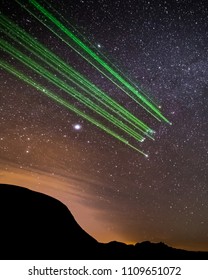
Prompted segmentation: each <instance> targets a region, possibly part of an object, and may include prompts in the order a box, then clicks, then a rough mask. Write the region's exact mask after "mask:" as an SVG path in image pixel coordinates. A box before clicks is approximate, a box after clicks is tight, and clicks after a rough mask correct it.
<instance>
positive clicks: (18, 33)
mask: <svg viewBox="0 0 208 280" xmlns="http://www.w3.org/2000/svg"><path fill="white" fill-rule="evenodd" d="M0 23H1V24H2V25H3V26H4V30H3V31H5V32H8V31H9V32H8V33H7V35H8V36H9V37H11V38H12V39H14V40H17V39H18V43H20V42H19V41H20V40H21V41H23V42H24V43H23V45H24V47H25V48H26V49H28V50H29V51H30V52H32V53H33V54H35V55H36V56H38V57H39V58H41V59H42V60H43V61H44V62H46V63H47V64H48V65H50V66H52V67H53V68H54V69H55V70H58V71H59V72H60V73H61V74H62V75H64V76H65V77H66V78H68V79H70V78H69V75H71V76H72V77H73V78H75V79H76V81H79V82H81V83H82V84H83V85H85V86H86V87H87V88H88V89H90V90H91V91H92V92H93V93H94V95H95V94H96V95H98V96H93V95H92V93H91V92H89V91H87V93H88V94H91V95H92V96H93V97H94V98H96V99H97V100H98V101H100V100H99V99H100V98H103V99H104V100H105V102H106V101H107V102H108V103H109V104H110V105H111V106H112V105H114V108H115V110H114V109H113V111H114V112H116V113H118V112H117V111H118V109H120V110H123V108H122V107H121V106H120V105H119V104H117V103H116V102H115V101H114V100H112V99H110V98H107V97H108V96H106V94H105V93H104V92H102V91H101V90H99V89H98V88H96V86H95V85H93V84H92V83H90V82H89V81H88V80H86V79H84V77H82V76H81V75H79V74H78V73H77V72H76V71H74V70H73V69H72V68H70V67H69V66H68V65H67V64H65V63H64V62H63V61H62V60H60V59H59V58H58V57H56V56H55V55H54V54H53V53H51V52H50V51H48V50H47V49H46V48H45V47H43V46H42V45H41V44H39V43H38V42H37V41H35V40H34V39H33V38H31V37H30V36H29V35H28V34H27V33H25V32H24V31H22V30H21V29H20V28H18V27H17V26H16V25H14V24H12V23H11V22H9V21H8V20H7V19H6V18H5V17H2V16H0ZM6 28H7V29H8V30H6ZM12 33H13V36H12ZM14 36H15V37H17V38H15V37H14ZM25 43H26V44H28V45H29V47H28V46H26V45H25ZM31 48H33V49H35V51H36V52H38V53H39V54H41V55H43V54H44V57H42V56H39V55H38V54H37V53H36V52H34V51H32V50H31ZM45 57H47V58H48V59H49V60H50V62H49V61H47V60H46V59H45ZM51 63H53V64H54V65H52V64H51ZM57 67H61V69H62V71H60V69H58V68H57ZM63 70H65V71H66V74H65V73H63ZM70 80H71V81H72V82H74V80H73V79H70ZM74 83H75V84H76V85H79V86H80V84H78V83H77V82H74ZM80 87H81V88H82V89H84V90H85V91H86V89H85V88H83V87H82V86H80ZM104 97H105V98H104ZM102 103H103V104H104V105H105V106H106V104H105V103H104V102H102ZM118 106H120V107H118ZM107 107H108V108H110V106H108V105H107ZM110 109H111V110H112V108H110ZM116 110H117V111H116ZM127 113H128V112H127ZM125 114H126V112H125ZM119 115H120V114H119ZM127 116H128V117H129V113H128V115H127ZM125 120H126V121H129V120H128V119H126V118H125ZM131 124H132V123H131ZM140 125H141V122H140ZM143 128H145V129H146V131H144V130H142V131H143V132H144V133H146V135H147V136H149V135H148V134H147V132H148V131H151V130H150V128H148V127H147V126H144V125H143ZM140 130H141V129H140ZM149 137H150V138H152V137H151V136H149ZM152 139H153V138H152Z"/></svg>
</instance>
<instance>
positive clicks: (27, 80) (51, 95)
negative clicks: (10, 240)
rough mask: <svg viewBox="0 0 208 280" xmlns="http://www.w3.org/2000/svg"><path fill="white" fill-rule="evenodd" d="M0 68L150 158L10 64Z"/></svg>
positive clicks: (0, 61) (4, 64)
mask: <svg viewBox="0 0 208 280" xmlns="http://www.w3.org/2000/svg"><path fill="white" fill-rule="evenodd" d="M0 66H1V67H2V68H3V69H5V70H7V71H8V72H10V73H11V74H13V75H15V76H16V77H18V78H19V79H21V80H22V81H24V82H25V83H27V84H29V85H31V86H33V87H34V88H36V89H37V90H39V91H41V92H42V93H43V94H44V95H46V96H48V97H49V98H50V99H52V100H54V101H55V102H56V103H57V104H60V105H62V106H64V107H65V108H67V109H69V110H71V111H73V112H74V113H76V114H77V115H79V116H81V117H82V118H84V119H86V120H88V121H89V122H91V123H92V124H94V125H96V126H97V127H99V128H100V129H102V130H104V131H105V132H106V133H107V134H109V135H111V136H113V137H114V138H115V139H117V140H119V141H120V142H122V143H124V144H126V145H127V146H129V147H130V148H132V149H134V150H135V151H137V152H139V153H140V154H142V155H144V156H145V157H148V155H147V154H145V153H144V152H143V151H140V150H139V149H137V148H136V147H134V146H133V145H131V144H129V142H128V141H127V140H126V139H124V138H123V137H121V136H120V135H118V134H116V133H115V132H113V131H112V130H110V129H108V128H106V127H105V126H104V125H102V124H101V123H99V122H98V121H97V120H95V119H94V118H92V117H90V116H88V115H87V114H85V113H83V112H82V111H80V110H78V109H77V108H76V107H74V106H72V105H71V104H70V103H68V102H67V101H66V100H64V99H63V98H61V97H59V96H57V95H56V94H54V93H53V92H52V91H49V90H48V89H46V88H45V87H43V86H41V85H40V84H38V83H36V82H35V81H34V80H32V79H31V78H29V77H27V76H25V75H24V74H23V73H21V72H19V71H18V70H16V69H15V68H13V67H11V66H10V65H9V64H7V63H6V62H4V61H3V60H0Z"/></svg>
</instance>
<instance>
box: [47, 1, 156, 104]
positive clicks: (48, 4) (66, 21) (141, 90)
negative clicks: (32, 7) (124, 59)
mask: <svg viewBox="0 0 208 280" xmlns="http://www.w3.org/2000/svg"><path fill="white" fill-rule="evenodd" d="M43 2H45V3H46V4H47V6H48V7H50V9H51V10H53V11H54V12H55V13H56V14H57V15H58V16H59V17H60V18H61V19H62V20H63V21H64V22H65V23H66V24H67V25H69V26H70V27H71V28H72V29H73V30H75V31H76V32H77V34H78V35H79V37H80V38H83V39H84V41H85V42H87V43H88V45H89V46H90V47H91V48H94V49H95V50H96V52H97V53H99V55H100V56H102V57H103V58H104V59H105V60H106V61H107V62H108V63H109V64H110V65H112V67H113V68H114V69H116V71H117V72H120V74H121V75H122V76H123V77H124V78H125V79H126V80H128V82H130V84H132V85H134V86H135V88H136V89H137V90H138V91H140V92H141V93H142V94H143V95H145V97H146V98H147V99H149V101H151V102H152V103H153V104H154V105H155V106H156V107H158V108H159V109H160V105H158V104H157V103H156V101H155V100H153V98H151V97H150V96H148V95H147V93H145V91H144V89H142V88H141V87H139V86H138V85H137V84H136V82H135V81H132V80H131V79H130V78H129V77H128V76H127V75H126V74H124V73H123V72H122V71H121V69H120V68H119V67H118V66H116V64H115V63H113V62H112V61H111V60H110V59H109V58H108V56H107V55H105V54H104V53H102V52H101V51H100V49H99V48H98V47H97V46H96V45H93V44H92V43H91V42H90V40H88V39H87V38H86V37H85V36H84V35H83V34H82V33H81V32H80V31H79V30H78V29H77V28H76V27H75V26H74V25H72V23H71V22H69V21H68V20H66V19H65V18H64V17H63V15H62V14H61V13H59V12H58V11H57V9H55V8H54V7H53V6H52V5H51V4H50V3H49V2H48V1H46V0H43Z"/></svg>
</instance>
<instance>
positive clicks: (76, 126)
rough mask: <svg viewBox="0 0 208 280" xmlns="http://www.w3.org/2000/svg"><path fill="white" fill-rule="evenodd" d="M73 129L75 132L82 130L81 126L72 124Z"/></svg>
mask: <svg viewBox="0 0 208 280" xmlns="http://www.w3.org/2000/svg"><path fill="white" fill-rule="evenodd" d="M73 127H74V129H75V130H80V129H81V128H82V126H81V124H78V123H77V124H74V125H73Z"/></svg>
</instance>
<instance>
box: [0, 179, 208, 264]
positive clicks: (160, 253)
mask: <svg viewBox="0 0 208 280" xmlns="http://www.w3.org/2000/svg"><path fill="white" fill-rule="evenodd" d="M0 242H1V246H0V259H9V260H11V259H49V260H50V259H56V260H58V259H77V260H81V259H89V260H90V259H91V260H92V259H120V260H122V259H123V260H127V259H132V260H133V259H143V260H148V259H158V260H160V259H167V260H173V259H178V260H182V259H194V260H195V259H201V260H202V259H206V260H207V259H208V252H190V251H185V250H179V249H174V248H171V247H169V246H167V245H165V244H164V243H150V242H148V241H145V242H142V243H137V244H135V245H126V244H124V243H120V242H116V241H113V242H110V243H107V244H103V243H99V242H97V241H96V240H95V239H94V238H93V237H91V236H90V235H89V234H87V233H86V232H85V231H84V230H83V229H82V228H81V227H80V226H79V225H78V224H77V222H76V221H75V219H74V217H73V216H72V214H71V212H70V211H69V210H68V208H67V207H66V206H65V205H64V204H63V203H61V202H60V201H58V200H57V199H55V198H52V197H50V196H47V195H45V194H41V193H38V192H34V191H31V190H28V189H26V188H22V187H18V186H12V185H4V184H0Z"/></svg>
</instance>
